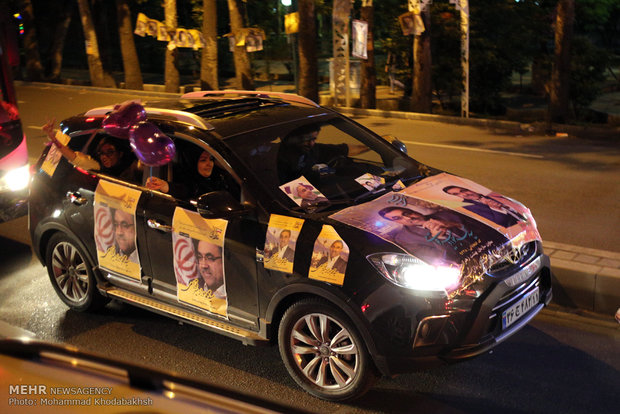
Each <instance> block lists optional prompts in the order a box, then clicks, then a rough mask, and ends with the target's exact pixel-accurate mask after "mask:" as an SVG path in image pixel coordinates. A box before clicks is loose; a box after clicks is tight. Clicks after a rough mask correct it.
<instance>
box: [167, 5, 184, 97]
mask: <svg viewBox="0 0 620 414" xmlns="http://www.w3.org/2000/svg"><path fill="white" fill-rule="evenodd" d="M164 13H165V16H166V17H165V19H166V30H167V31H168V34H169V35H170V38H171V39H174V37H175V35H176V31H177V2H176V0H165V1H164ZM177 54H178V50H177V48H176V47H175V48H173V49H172V50H171V49H170V48H169V47H167V48H166V69H165V74H164V77H165V79H166V92H173V93H179V86H181V77H180V75H179V69H178V67H177Z"/></svg>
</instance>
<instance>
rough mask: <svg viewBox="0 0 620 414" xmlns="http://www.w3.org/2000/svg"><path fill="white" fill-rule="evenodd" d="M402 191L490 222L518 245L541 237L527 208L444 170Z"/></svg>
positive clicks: (484, 221) (489, 223)
mask: <svg viewBox="0 0 620 414" xmlns="http://www.w3.org/2000/svg"><path fill="white" fill-rule="evenodd" d="M402 194H406V195H411V196H414V197H417V198H421V199H425V200H430V201H432V202H434V203H436V204H439V205H442V206H445V207H448V208H450V209H453V210H454V211H457V212H459V213H462V214H465V215H467V216H470V217H473V218H475V219H476V220H479V221H481V222H483V223H485V224H488V225H489V226H491V227H493V228H494V229H496V230H497V231H499V232H501V233H502V234H504V235H505V236H506V237H507V238H508V239H510V240H511V242H512V244H513V246H514V247H519V246H520V245H521V244H522V243H525V242H529V241H534V240H540V234H539V233H538V230H537V229H536V224H535V221H534V218H533V217H532V214H531V213H530V210H529V209H528V208H527V207H525V206H524V205H522V204H521V203H519V202H517V201H514V200H512V199H510V198H508V197H505V196H503V195H501V194H499V193H496V192H493V191H491V190H489V189H488V188H485V187H483V186H481V185H480V184H477V183H475V182H473V181H471V180H468V179H466V178H461V177H456V176H454V175H450V174H446V173H442V174H438V175H435V176H433V177H429V178H427V179H425V180H422V181H420V182H419V183H417V184H414V185H412V186H410V187H407V188H406V189H405V190H403V191H402Z"/></svg>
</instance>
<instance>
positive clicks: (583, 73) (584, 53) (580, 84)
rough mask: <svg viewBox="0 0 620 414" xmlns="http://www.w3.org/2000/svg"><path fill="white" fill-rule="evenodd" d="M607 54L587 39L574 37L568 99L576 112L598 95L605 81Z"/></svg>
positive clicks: (607, 62)
mask: <svg viewBox="0 0 620 414" xmlns="http://www.w3.org/2000/svg"><path fill="white" fill-rule="evenodd" d="M608 64H609V55H608V53H607V52H606V51H605V50H604V49H602V48H600V47H597V46H595V45H594V44H593V43H592V42H591V41H590V40H589V39H588V38H586V37H583V36H576V37H575V38H573V43H572V45H571V74H570V89H569V91H570V92H569V93H570V99H571V101H572V102H573V104H574V106H575V108H576V109H577V111H578V110H579V109H580V108H583V107H587V106H588V105H590V104H591V103H592V101H594V99H596V97H597V96H598V95H600V93H601V90H602V86H603V84H604V81H605V68H606V67H607V65H608Z"/></svg>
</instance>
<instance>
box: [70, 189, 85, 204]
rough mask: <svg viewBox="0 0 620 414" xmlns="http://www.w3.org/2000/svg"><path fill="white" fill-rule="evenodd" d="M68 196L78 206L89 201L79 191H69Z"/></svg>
mask: <svg viewBox="0 0 620 414" xmlns="http://www.w3.org/2000/svg"><path fill="white" fill-rule="evenodd" d="M67 198H68V199H69V201H70V202H71V203H72V204H75V205H76V206H81V205H84V204H86V203H87V202H88V200H87V199H86V197H82V195H81V194H80V193H78V192H75V193H74V192H71V191H68V192H67Z"/></svg>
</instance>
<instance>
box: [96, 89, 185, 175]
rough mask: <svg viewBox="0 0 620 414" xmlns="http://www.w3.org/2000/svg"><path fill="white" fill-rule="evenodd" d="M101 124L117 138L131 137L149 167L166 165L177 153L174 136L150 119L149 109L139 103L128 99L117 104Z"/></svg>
mask: <svg viewBox="0 0 620 414" xmlns="http://www.w3.org/2000/svg"><path fill="white" fill-rule="evenodd" d="M101 126H102V127H103V129H104V130H105V131H106V132H107V133H108V134H110V135H112V136H114V137H117V138H123V139H129V144H130V145H131V148H132V149H133V152H134V153H135V154H136V156H137V157H138V159H139V160H140V161H142V162H143V163H144V164H146V165H148V166H151V167H158V166H161V165H165V164H167V163H169V162H170V161H172V158H173V157H174V154H175V153H176V148H175V146H174V142H172V140H171V139H170V137H168V136H167V135H166V134H164V133H163V132H161V131H160V129H159V128H157V127H156V126H155V125H154V124H152V123H150V122H148V121H147V120H146V111H145V110H144V107H143V106H142V105H140V103H139V102H136V101H127V102H123V103H122V104H119V105H116V106H114V109H113V110H112V112H110V113H109V114H107V115H106V117H105V118H104V119H103V122H102V123H101Z"/></svg>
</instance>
